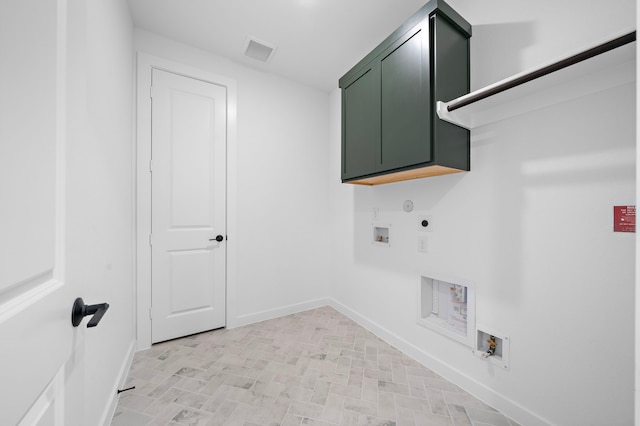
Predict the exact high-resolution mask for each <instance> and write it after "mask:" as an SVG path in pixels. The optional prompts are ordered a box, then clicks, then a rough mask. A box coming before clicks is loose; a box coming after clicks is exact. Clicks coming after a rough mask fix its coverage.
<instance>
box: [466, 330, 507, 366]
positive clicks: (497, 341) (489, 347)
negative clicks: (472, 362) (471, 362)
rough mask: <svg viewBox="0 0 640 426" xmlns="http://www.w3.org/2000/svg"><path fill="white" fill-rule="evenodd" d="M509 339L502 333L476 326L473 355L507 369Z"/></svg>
mask: <svg viewBox="0 0 640 426" xmlns="http://www.w3.org/2000/svg"><path fill="white" fill-rule="evenodd" d="M510 343H511V339H509V337H508V336H505V335H504V334H502V333H498V332H495V331H493V330H489V329H487V328H486V327H483V326H478V328H477V330H476V344H475V350H474V351H473V353H474V355H475V356H477V357H478V358H481V359H483V360H485V361H487V362H489V363H491V364H493V365H497V366H498V367H500V368H502V369H504V370H508V369H509V349H510Z"/></svg>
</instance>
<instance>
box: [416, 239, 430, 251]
mask: <svg viewBox="0 0 640 426" xmlns="http://www.w3.org/2000/svg"><path fill="white" fill-rule="evenodd" d="M428 249H429V241H427V237H426V236H424V235H420V236H418V251H419V252H420V253H427V252H428Z"/></svg>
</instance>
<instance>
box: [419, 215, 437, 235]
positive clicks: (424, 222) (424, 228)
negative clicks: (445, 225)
mask: <svg viewBox="0 0 640 426" xmlns="http://www.w3.org/2000/svg"><path fill="white" fill-rule="evenodd" d="M416 223H417V227H418V232H433V216H431V215H420V216H417V217H416Z"/></svg>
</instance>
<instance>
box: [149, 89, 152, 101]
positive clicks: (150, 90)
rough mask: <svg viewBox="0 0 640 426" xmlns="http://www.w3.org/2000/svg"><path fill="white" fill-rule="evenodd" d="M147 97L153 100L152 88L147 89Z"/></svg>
mask: <svg viewBox="0 0 640 426" xmlns="http://www.w3.org/2000/svg"><path fill="white" fill-rule="evenodd" d="M149 97H150V98H151V99H153V86H151V87H149Z"/></svg>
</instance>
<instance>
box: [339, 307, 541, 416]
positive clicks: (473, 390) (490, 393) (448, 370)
mask: <svg viewBox="0 0 640 426" xmlns="http://www.w3.org/2000/svg"><path fill="white" fill-rule="evenodd" d="M328 305H329V306H331V307H332V308H334V309H336V310H337V311H339V312H340V313H342V314H344V315H346V316H347V317H349V318H351V319H352V320H353V321H355V322H356V323H358V324H359V325H360V326H362V327H364V328H366V329H367V330H369V331H370V332H372V333H373V334H375V335H376V336H378V337H379V338H381V339H382V340H384V341H385V342H387V343H389V344H390V345H392V346H394V347H395V348H397V349H399V350H400V351H402V352H404V353H405V354H407V355H409V356H410V357H412V358H413V359H415V360H416V361H418V362H419V363H421V364H422V365H424V366H425V367H427V368H429V369H431V370H433V371H434V372H435V373H437V374H439V375H441V376H442V377H444V378H445V379H447V380H449V381H450V382H452V383H454V384H456V385H457V386H459V387H461V388H462V389H464V390H465V391H466V392H469V393H470V394H471V395H473V396H475V397H476V398H478V399H479V400H481V401H483V402H485V403H486V404H488V405H490V406H492V407H494V408H495V409H496V410H498V411H500V412H501V413H502V414H504V415H505V416H507V417H509V418H511V419H513V420H515V421H516V422H518V423H520V424H522V425H527V426H549V425H551V423H550V422H548V421H546V420H544V419H543V418H542V417H540V416H538V415H536V414H534V413H532V412H531V411H529V410H528V409H526V408H525V407H523V406H521V405H519V404H517V403H516V402H514V401H512V400H511V399H509V398H507V397H505V396H504V395H501V394H499V393H497V392H496V391H495V390H493V389H491V388H489V387H487V386H485V385H483V384H482V383H480V382H478V381H476V380H474V379H473V378H471V377H469V376H467V375H465V374H463V373H462V372H461V371H459V370H458V369H456V368H455V367H453V366H452V365H450V364H447V363H446V362H444V361H442V360H440V359H437V358H434V357H433V356H432V355H430V354H428V353H427V352H425V351H423V350H422V349H420V348H418V347H416V346H415V345H413V344H412V343H411V342H408V341H407V340H405V339H403V338H402V337H400V336H398V335H397V334H395V333H393V332H391V331H389V330H387V329H386V328H384V327H382V326H380V325H379V324H377V323H376V322H374V321H372V320H370V319H369V318H366V317H364V316H362V315H360V314H359V313H357V312H356V311H354V310H353V309H351V308H349V307H347V306H345V305H343V304H342V303H340V302H338V301H336V300H334V299H328Z"/></svg>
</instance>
